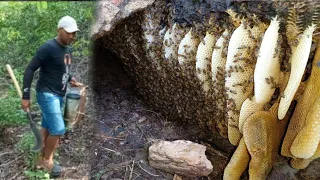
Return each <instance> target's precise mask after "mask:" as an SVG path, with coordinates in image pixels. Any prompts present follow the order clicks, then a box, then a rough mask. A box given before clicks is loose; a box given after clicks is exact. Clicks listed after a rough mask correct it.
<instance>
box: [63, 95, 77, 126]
mask: <svg viewBox="0 0 320 180" xmlns="http://www.w3.org/2000/svg"><path fill="white" fill-rule="evenodd" d="M80 97H81V96H80V94H77V93H68V94H67V95H66V103H65V104H66V105H65V109H64V120H65V123H66V126H67V127H68V128H72V127H73V125H74V124H75V121H76V117H77V114H78V111H79V102H80Z"/></svg>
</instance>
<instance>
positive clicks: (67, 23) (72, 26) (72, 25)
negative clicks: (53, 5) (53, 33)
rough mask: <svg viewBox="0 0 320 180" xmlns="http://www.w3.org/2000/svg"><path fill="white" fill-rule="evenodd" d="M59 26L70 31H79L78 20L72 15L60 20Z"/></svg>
mask: <svg viewBox="0 0 320 180" xmlns="http://www.w3.org/2000/svg"><path fill="white" fill-rule="evenodd" d="M58 28H63V29H64V30H66V31H67V32H68V33H73V32H76V31H79V29H78V26H77V22H76V20H74V19H73V18H72V17H70V16H64V17H62V18H61V19H60V20H59V23H58Z"/></svg>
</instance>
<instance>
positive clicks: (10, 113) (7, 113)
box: [0, 87, 28, 127]
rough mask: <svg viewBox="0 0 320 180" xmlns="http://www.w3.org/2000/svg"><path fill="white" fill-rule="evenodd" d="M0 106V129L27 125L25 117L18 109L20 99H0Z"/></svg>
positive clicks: (19, 108)
mask: <svg viewBox="0 0 320 180" xmlns="http://www.w3.org/2000/svg"><path fill="white" fill-rule="evenodd" d="M12 88H14V87H12ZM0 104H1V106H0V127H6V126H15V125H20V124H27V123H28V121H27V118H26V115H25V113H24V112H23V110H22V109H21V107H20V98H19V97H18V96H17V95H16V97H6V98H0Z"/></svg>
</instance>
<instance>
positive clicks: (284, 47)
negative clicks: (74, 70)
mask: <svg viewBox="0 0 320 180" xmlns="http://www.w3.org/2000/svg"><path fill="white" fill-rule="evenodd" d="M263 3H267V2H261V3H260V2H257V1H254V2H251V1H250V2H237V3H235V4H234V7H230V8H229V9H228V10H227V11H226V12H220V13H222V14H223V20H221V17H220V19H219V20H218V19H217V16H216V15H217V14H216V13H213V14H210V16H208V18H205V19H204V21H203V22H194V24H191V25H186V24H179V23H177V22H174V20H173V19H172V12H173V10H170V6H169V7H168V4H166V2H165V1H163V0H157V1H155V3H154V5H153V6H151V7H148V8H147V9H145V10H144V11H142V12H139V13H136V14H134V15H132V16H131V17H130V19H127V20H124V21H123V22H122V23H120V24H119V25H118V26H117V27H116V28H115V30H114V31H113V32H112V34H111V35H109V36H107V37H105V38H103V41H104V44H105V46H106V48H108V49H110V50H111V51H113V52H115V53H116V54H117V55H118V56H119V57H120V59H121V61H122V62H123V64H124V67H125V69H126V71H127V72H128V74H129V75H130V77H131V78H132V80H133V81H134V84H135V88H136V90H137V92H138V94H139V95H140V96H141V98H142V99H144V100H145V102H146V103H147V104H148V105H149V106H151V107H152V108H153V109H154V110H156V111H158V112H161V113H162V114H163V115H164V116H165V117H166V118H167V119H170V120H172V121H176V120H179V121H181V122H186V123H192V124H198V125H199V126H200V127H201V128H203V129H204V130H207V129H209V130H210V131H212V132H213V133H215V132H218V133H219V134H220V135H221V136H222V137H224V138H228V140H229V142H230V143H231V144H233V145H235V146H237V149H236V151H235V153H234V155H233V156H232V158H231V160H230V163H229V164H228V166H227V167H226V169H225V172H224V179H239V178H240V176H241V174H242V173H243V171H245V169H246V167H247V166H249V176H250V179H254V178H257V177H258V179H266V177H267V175H268V173H269V172H270V170H271V168H272V165H273V163H274V161H275V157H276V155H277V153H278V152H279V150H281V155H283V156H287V157H291V158H292V161H291V165H292V166H293V167H295V168H299V169H301V168H306V167H307V166H308V164H309V163H310V162H311V161H312V160H314V159H316V158H318V157H319V155H320V153H319V152H320V144H319V141H320V136H319V135H316V132H314V134H311V135H310V134H308V133H306V132H307V131H308V130H309V131H310V129H312V128H313V129H320V123H319V118H318V119H317V118H316V117H318V113H320V110H319V111H318V110H317V108H318V106H319V105H318V104H317V103H318V102H320V101H318V98H319V97H320V85H318V84H320V83H319V82H317V81H319V80H318V79H319V77H318V74H319V75H320V71H319V70H318V68H319V67H318V66H317V63H318V59H320V50H317V52H316V53H315V55H314V53H313V52H312V51H311V46H312V45H314V44H316V43H318V42H317V41H316V40H315V39H313V34H314V32H316V31H317V29H316V28H317V27H318V24H319V23H318V18H319V12H320V5H318V4H319V3H318V4H316V3H314V2H310V1H306V2H299V3H288V2H283V1H279V2H278V1H273V2H268V6H267V8H266V7H265V6H264V5H263ZM254 4H255V5H254ZM270 7H272V8H273V11H272V13H269V14H267V13H266V12H265V11H266V9H269V8H270ZM250 8H252V10H253V11H250ZM259 8H260V10H261V12H263V13H262V14H259V13H258V11H257V9H259ZM308 8H310V9H308ZM263 14H264V15H266V14H267V15H266V16H263ZM308 17H309V18H308ZM310 17H311V18H310ZM318 49H319V48H318ZM314 50H316V48H314ZM318 51H319V52H318ZM313 56H315V57H313ZM316 57H317V58H316ZM307 64H310V66H307ZM306 67H312V71H311V74H310V76H309V78H308V79H307V80H306V81H304V82H301V81H302V76H303V75H304V74H305V72H306ZM317 77H318V78H317ZM294 101H296V102H297V103H296V106H294V105H293V104H294V103H293V102H294ZM294 107H295V108H294ZM309 111H310V113H308V112H309ZM291 116H292V118H291V119H290V117H291ZM288 124H289V126H288V129H286V127H287V125H288ZM318 134H319V133H318ZM296 137H298V139H297V138H296ZM307 139H312V140H313V141H307ZM281 143H282V145H280V144H281ZM300 146H303V147H304V148H300ZM308 147H312V149H310V148H308ZM261 162H263V163H261ZM257 167H259V168H257ZM235 169H236V171H235Z"/></svg>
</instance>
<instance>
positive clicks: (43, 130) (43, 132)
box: [41, 128, 49, 155]
mask: <svg viewBox="0 0 320 180" xmlns="http://www.w3.org/2000/svg"><path fill="white" fill-rule="evenodd" d="M41 136H42V147H41V153H42V155H44V149H45V148H46V141H47V138H48V136H49V131H48V129H46V128H41Z"/></svg>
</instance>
